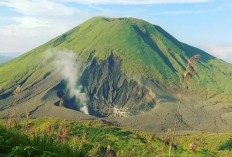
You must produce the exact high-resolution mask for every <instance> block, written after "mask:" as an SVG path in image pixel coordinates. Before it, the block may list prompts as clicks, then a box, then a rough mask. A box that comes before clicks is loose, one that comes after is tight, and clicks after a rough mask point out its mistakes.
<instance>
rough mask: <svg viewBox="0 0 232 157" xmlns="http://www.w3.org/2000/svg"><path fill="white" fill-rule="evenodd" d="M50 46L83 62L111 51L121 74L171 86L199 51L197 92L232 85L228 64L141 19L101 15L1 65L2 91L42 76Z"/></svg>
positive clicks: (228, 90)
mask: <svg viewBox="0 0 232 157" xmlns="http://www.w3.org/2000/svg"><path fill="white" fill-rule="evenodd" d="M50 48H56V49H58V50H59V49H60V50H61V49H69V50H72V51H74V52H75V53H76V54H77V55H78V57H79V59H80V60H81V61H83V62H88V61H91V60H92V59H93V58H99V59H102V60H104V59H106V58H108V56H109V55H110V54H111V53H114V54H115V55H116V56H118V57H120V58H121V59H122V66H123V69H122V70H123V71H124V72H125V73H132V74H133V73H134V74H141V75H142V76H144V77H145V78H149V79H154V80H156V82H159V83H160V84H163V85H164V86H166V87H172V88H174V87H180V84H179V76H180V75H182V74H183V72H184V70H185V69H184V67H185V66H186V64H187V60H188V59H189V58H190V57H191V56H193V55H195V54H200V55H201V56H202V63H201V64H200V66H199V68H200V70H199V73H201V74H202V75H201V80H202V81H200V83H199V84H198V83H193V86H192V87H193V89H192V91H193V93H199V90H200V91H201V96H202V97H203V98H205V97H207V98H209V97H212V96H215V95H220V94H222V95H226V94H231V93H232V89H231V88H229V85H231V84H232V80H231V79H230V75H231V72H232V70H229V69H232V65H231V64H228V63H226V62H223V61H221V60H218V59H216V58H214V57H213V56H211V55H209V54H207V53H206V52H204V51H201V50H199V49H197V48H194V47H191V46H189V45H186V44H184V43H181V42H179V41H178V40H176V39H175V38H174V37H172V36H171V35H170V34H168V33H167V32H165V31H164V30H163V29H162V28H161V27H159V26H156V25H152V24H150V23H148V22H146V21H144V20H140V19H134V18H116V19H114V18H112V19H111V18H103V17H95V18H92V19H90V20H88V21H86V22H84V23H82V24H81V25H79V26H77V27H75V28H73V29H72V30H70V31H68V32H66V33H64V34H62V35H61V36H59V37H57V38H55V39H53V40H51V41H49V42H47V43H46V44H44V45H42V46H39V47H37V48H35V49H34V50H31V51H29V52H28V53H26V54H24V55H22V56H20V57H18V58H16V59H14V60H12V61H10V62H8V63H5V64H1V65H0V76H1V81H0V89H2V91H5V90H7V89H12V87H15V86H16V85H17V84H19V83H22V82H23V81H25V83H24V87H26V86H28V85H30V84H32V83H33V82H35V81H38V80H40V79H43V76H44V75H45V74H46V73H47V72H48V71H49V70H50V66H51V64H49V63H51V60H49V61H45V60H44V58H43V55H44V53H45V51H46V50H48V49H50ZM224 67H227V68H226V69H225V68H224ZM229 67H231V68H229ZM12 73H13V74H14V75H12ZM199 85H200V86H199ZM222 89H223V90H222ZM224 89H225V90H224ZM219 97H221V95H220V96H219Z"/></svg>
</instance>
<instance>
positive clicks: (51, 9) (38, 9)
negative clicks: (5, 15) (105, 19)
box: [0, 0, 79, 17]
mask: <svg viewBox="0 0 232 157" xmlns="http://www.w3.org/2000/svg"><path fill="white" fill-rule="evenodd" d="M0 5H3V6H7V7H10V8H13V10H14V11H16V12H18V13H22V14H24V15H28V16H33V17H61V16H70V15H73V14H74V13H75V12H76V13H79V10H77V9H76V8H73V7H67V6H65V5H62V4H59V3H56V2H52V1H49V0H31V1H30V0H3V1H1V2H0Z"/></svg>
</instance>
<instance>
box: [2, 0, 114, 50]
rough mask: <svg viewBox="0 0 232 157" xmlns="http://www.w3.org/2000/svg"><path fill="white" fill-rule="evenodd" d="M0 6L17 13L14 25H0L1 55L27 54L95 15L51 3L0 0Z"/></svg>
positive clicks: (26, 0) (38, 0)
mask: <svg viewBox="0 0 232 157" xmlns="http://www.w3.org/2000/svg"><path fill="white" fill-rule="evenodd" d="M0 5H2V6H6V7H8V8H10V9H12V10H13V11H15V12H17V13H19V15H20V16H19V17H11V19H12V20H14V21H15V22H16V24H11V25H7V26H0V41H1V42H0V52H27V51H29V50H31V49H33V48H35V47H37V46H39V45H41V44H43V43H45V42H47V41H49V40H50V39H52V38H54V37H56V36H58V35H60V34H62V33H64V32H66V31H68V30H70V29H72V28H73V27H75V26H77V25H78V24H80V23H82V22H84V21H85V20H87V19H88V18H91V17H93V16H94V15H106V14H108V12H110V11H108V12H107V10H101V11H99V12H100V13H99V14H92V13H89V12H88V11H80V10H78V9H76V8H73V7H67V6H65V5H64V4H62V3H57V1H56V2H55V1H50V0H3V1H2V0H1V1H0Z"/></svg>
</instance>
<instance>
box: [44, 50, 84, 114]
mask: <svg viewBox="0 0 232 157" xmlns="http://www.w3.org/2000/svg"><path fill="white" fill-rule="evenodd" d="M51 57H55V58H56V59H55V60H54V62H53V65H54V66H55V68H56V69H57V70H58V72H59V74H60V75H61V77H62V78H63V79H64V80H65V81H67V89H68V90H69V96H70V97H75V98H76V100H77V101H79V104H80V111H82V112H83V113H85V114H89V112H88V107H87V105H86V103H87V100H88V98H87V95H86V94H85V93H82V92H81V89H82V86H78V87H77V86H76V85H77V82H78V78H79V75H80V68H79V67H80V66H79V65H78V62H77V56H76V54H75V53H73V52H72V51H70V50H62V51H58V50H48V51H47V52H45V58H46V59H49V58H51Z"/></svg>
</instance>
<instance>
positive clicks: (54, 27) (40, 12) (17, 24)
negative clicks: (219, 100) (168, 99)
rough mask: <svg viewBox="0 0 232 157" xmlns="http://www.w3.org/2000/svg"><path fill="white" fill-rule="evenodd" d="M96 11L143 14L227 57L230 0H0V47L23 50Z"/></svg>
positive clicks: (231, 56) (231, 49)
mask: <svg viewBox="0 0 232 157" xmlns="http://www.w3.org/2000/svg"><path fill="white" fill-rule="evenodd" d="M98 15H103V16H110V17H125V16H126V17H128V16H130V17H135V18H141V19H145V20H147V21H149V22H151V23H153V24H156V25H159V26H161V27H162V28H164V29H165V30H166V31H167V32H168V33H170V34H171V35H173V36H174V37H175V38H177V39H178V40H180V41H182V42H185V43H187V44H190V45H192V46H195V47H198V48H201V49H203V50H205V51H206V52H208V53H210V54H212V55H214V56H217V57H219V58H222V59H224V60H226V61H228V62H231V63H232V1H231V0H0V41H1V42H0V52H4V53H10V52H22V53H24V52H27V51H29V50H31V49H33V48H35V47H37V46H39V45H41V44H43V43H45V42H47V41H48V40H50V39H52V38H54V37H56V36H58V35H60V34H62V33H64V32H65V31H68V30H69V29H71V28H73V27H75V26H76V25H78V24H80V23H82V22H84V21H85V20H87V19H89V18H91V17H94V16H98Z"/></svg>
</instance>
